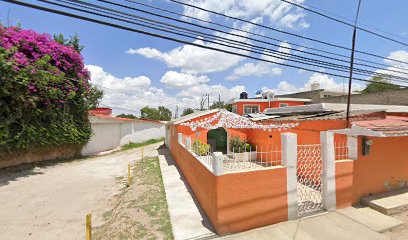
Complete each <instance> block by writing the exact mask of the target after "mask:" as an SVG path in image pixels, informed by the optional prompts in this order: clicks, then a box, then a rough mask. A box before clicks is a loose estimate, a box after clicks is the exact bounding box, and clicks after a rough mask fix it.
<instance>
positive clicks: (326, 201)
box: [320, 132, 336, 210]
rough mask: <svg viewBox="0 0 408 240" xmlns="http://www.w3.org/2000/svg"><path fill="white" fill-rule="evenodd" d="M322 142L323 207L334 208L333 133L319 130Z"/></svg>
mask: <svg viewBox="0 0 408 240" xmlns="http://www.w3.org/2000/svg"><path fill="white" fill-rule="evenodd" d="M320 143H321V144H322V161H323V163H322V164H323V168H322V197H323V207H324V209H326V210H335V209H336V169H335V167H336V166H335V162H334V160H335V155H334V154H335V153H334V134H333V133H332V132H321V133H320Z"/></svg>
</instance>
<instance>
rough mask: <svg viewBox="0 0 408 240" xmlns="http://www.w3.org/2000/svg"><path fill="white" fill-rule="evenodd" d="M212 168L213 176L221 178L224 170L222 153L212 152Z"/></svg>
mask: <svg viewBox="0 0 408 240" xmlns="http://www.w3.org/2000/svg"><path fill="white" fill-rule="evenodd" d="M212 168H213V173H214V175H215V176H221V175H222V173H223V170H224V155H223V154H222V152H214V153H213V155H212Z"/></svg>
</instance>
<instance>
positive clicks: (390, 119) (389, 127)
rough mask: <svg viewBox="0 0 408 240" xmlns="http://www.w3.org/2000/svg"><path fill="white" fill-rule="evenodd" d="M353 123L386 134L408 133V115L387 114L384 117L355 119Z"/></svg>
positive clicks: (398, 134)
mask: <svg viewBox="0 0 408 240" xmlns="http://www.w3.org/2000/svg"><path fill="white" fill-rule="evenodd" d="M352 124H353V125H357V126H359V127H363V128H366V129H369V130H371V131H375V132H380V133H382V134H384V135H385V136H400V135H408V117H398V116H387V117H386V118H384V119H376V120H366V121H354V122H353V123H352Z"/></svg>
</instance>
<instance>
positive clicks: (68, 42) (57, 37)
mask: <svg viewBox="0 0 408 240" xmlns="http://www.w3.org/2000/svg"><path fill="white" fill-rule="evenodd" d="M54 41H56V42H57V43H59V44H62V45H65V46H70V47H72V48H73V49H75V50H76V51H77V52H79V53H80V52H81V51H82V50H83V49H84V46H83V45H81V44H80V43H79V42H80V39H79V36H78V34H76V33H75V34H74V36H69V38H65V36H64V35H63V34H62V33H60V34H54Z"/></svg>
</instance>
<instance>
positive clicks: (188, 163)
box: [170, 126, 218, 227]
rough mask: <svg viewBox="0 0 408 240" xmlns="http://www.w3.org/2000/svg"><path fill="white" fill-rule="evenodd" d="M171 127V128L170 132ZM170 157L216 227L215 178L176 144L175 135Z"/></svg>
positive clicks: (172, 137)
mask: <svg viewBox="0 0 408 240" xmlns="http://www.w3.org/2000/svg"><path fill="white" fill-rule="evenodd" d="M172 128H173V126H172V127H171V130H172ZM170 143H171V147H170V149H171V155H172V156H173V158H174V160H175V161H176V163H177V166H178V167H179V169H180V170H181V171H182V173H183V175H184V177H185V178H186V179H187V182H188V184H189V185H190V187H191V189H192V190H193V192H194V195H195V196H196V198H197V199H198V201H199V202H200V205H201V207H202V208H203V209H204V211H205V212H206V214H207V216H208V218H209V219H210V221H211V223H212V224H213V226H214V227H216V226H217V213H218V210H217V192H216V188H217V177H216V176H214V175H213V174H212V173H211V172H210V171H208V169H207V168H206V167H204V166H203V165H202V164H201V163H200V162H199V161H197V160H196V159H195V157H194V156H193V155H191V153H189V152H188V151H187V150H186V149H185V148H184V147H182V146H180V144H178V142H177V133H176V134H175V135H174V136H173V135H171V142H170Z"/></svg>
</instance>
